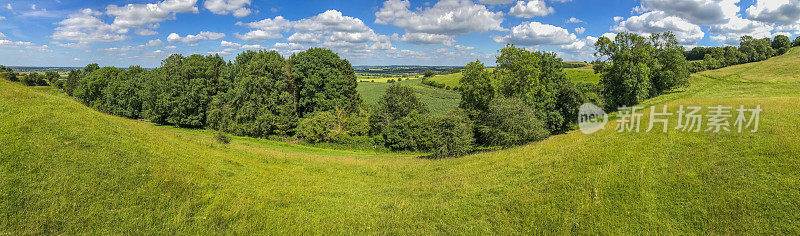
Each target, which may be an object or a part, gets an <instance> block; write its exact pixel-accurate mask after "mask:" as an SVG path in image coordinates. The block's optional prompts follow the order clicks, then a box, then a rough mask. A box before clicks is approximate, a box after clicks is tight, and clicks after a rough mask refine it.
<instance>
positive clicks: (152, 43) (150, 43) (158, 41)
mask: <svg viewBox="0 0 800 236" xmlns="http://www.w3.org/2000/svg"><path fill="white" fill-rule="evenodd" d="M163 45H164V42H163V41H161V39H153V40H150V41H147V44H145V46H147V47H160V46H163Z"/></svg>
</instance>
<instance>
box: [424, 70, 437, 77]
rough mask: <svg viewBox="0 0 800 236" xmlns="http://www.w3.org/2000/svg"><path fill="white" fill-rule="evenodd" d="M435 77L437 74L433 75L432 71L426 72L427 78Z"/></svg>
mask: <svg viewBox="0 0 800 236" xmlns="http://www.w3.org/2000/svg"><path fill="white" fill-rule="evenodd" d="M434 75H436V74H435V73H433V71H432V70H425V74H424V77H425V78H430V77H433V76H434Z"/></svg>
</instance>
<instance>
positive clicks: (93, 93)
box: [73, 67, 125, 110]
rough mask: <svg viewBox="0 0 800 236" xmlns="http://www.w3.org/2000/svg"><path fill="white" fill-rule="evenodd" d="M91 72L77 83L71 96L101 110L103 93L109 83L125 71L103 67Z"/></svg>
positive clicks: (117, 78)
mask: <svg viewBox="0 0 800 236" xmlns="http://www.w3.org/2000/svg"><path fill="white" fill-rule="evenodd" d="M91 71H92V72H91V73H88V74H86V75H85V76H84V77H82V78H81V79H80V80H79V81H78V84H77V86H76V87H75V89H74V90H73V96H75V97H76V98H78V100H80V101H81V102H83V103H84V104H86V105H87V106H89V107H92V108H95V109H100V110H103V107H102V105H103V99H104V98H105V96H104V95H103V91H104V90H105V89H106V87H108V85H109V84H110V83H112V82H114V81H116V80H119V75H120V74H121V73H124V72H125V70H122V69H118V68H115V67H103V68H100V69H97V70H91Z"/></svg>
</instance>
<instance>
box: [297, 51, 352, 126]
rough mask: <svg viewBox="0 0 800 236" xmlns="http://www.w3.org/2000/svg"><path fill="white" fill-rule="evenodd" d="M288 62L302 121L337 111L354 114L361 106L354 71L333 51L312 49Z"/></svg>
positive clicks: (298, 111)
mask: <svg viewBox="0 0 800 236" xmlns="http://www.w3.org/2000/svg"><path fill="white" fill-rule="evenodd" d="M289 61H290V63H289V64H290V73H291V76H292V79H293V82H294V84H293V85H292V86H293V88H294V90H295V96H296V101H297V115H298V116H299V117H306V116H309V115H311V114H312V113H314V112H317V111H327V110H332V109H334V108H336V107H340V108H343V109H345V110H347V111H348V112H353V111H355V110H356V108H358V107H359V106H360V105H361V103H362V100H361V96H360V95H359V94H358V91H356V86H357V85H358V82H357V81H356V75H355V72H354V71H353V67H352V66H351V65H350V62H348V61H347V60H344V59H340V58H339V55H336V53H334V52H333V51H331V50H329V49H322V48H311V49H308V50H306V51H304V52H300V53H297V54H295V55H292V57H291V59H290V60H289Z"/></svg>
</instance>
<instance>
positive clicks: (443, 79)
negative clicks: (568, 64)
mask: <svg viewBox="0 0 800 236" xmlns="http://www.w3.org/2000/svg"><path fill="white" fill-rule="evenodd" d="M487 70H489V71H490V72H491V71H494V68H487ZM564 72H565V73H566V74H567V78H569V79H571V80H572V82H587V83H593V84H596V83H598V82H600V75H598V74H595V73H594V70H592V69H579V68H572V69H564ZM461 77H462V75H461V73H455V74H449V75H437V76H434V77H433V78H431V79H430V80H432V81H436V82H439V83H442V84H444V85H447V86H450V87H458V86H459V84H458V83H459V82H458V81H459V80H460V79H461Z"/></svg>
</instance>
